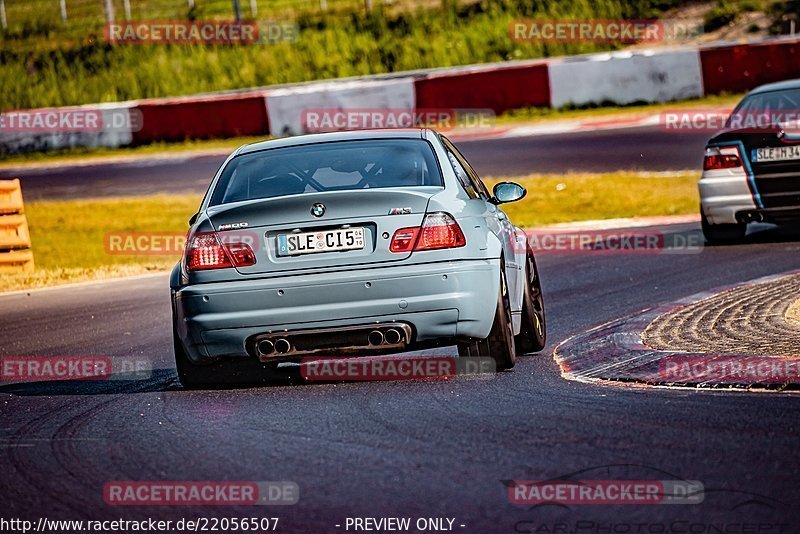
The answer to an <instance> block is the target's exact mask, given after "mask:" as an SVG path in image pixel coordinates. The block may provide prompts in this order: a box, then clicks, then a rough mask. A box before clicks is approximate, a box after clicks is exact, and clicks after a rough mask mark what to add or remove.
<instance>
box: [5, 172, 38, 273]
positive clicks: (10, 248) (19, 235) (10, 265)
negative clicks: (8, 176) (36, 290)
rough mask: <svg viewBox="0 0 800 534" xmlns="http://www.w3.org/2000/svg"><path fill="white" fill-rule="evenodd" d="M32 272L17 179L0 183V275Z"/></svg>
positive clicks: (25, 223) (28, 242)
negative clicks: (3, 273) (0, 273)
mask: <svg viewBox="0 0 800 534" xmlns="http://www.w3.org/2000/svg"><path fill="white" fill-rule="evenodd" d="M32 270H33V250H31V236H30V233H29V232H28V221H27V219H26V218H25V206H24V202H23V200H22V189H21V188H20V185H19V180H18V179H15V180H0V272H18V271H32Z"/></svg>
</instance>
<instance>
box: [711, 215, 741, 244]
mask: <svg viewBox="0 0 800 534" xmlns="http://www.w3.org/2000/svg"><path fill="white" fill-rule="evenodd" d="M700 211H701V214H700V225H701V226H702V228H703V236H704V237H705V238H706V241H708V242H709V243H711V244H712V245H717V244H725V243H736V242H738V241H741V240H742V239H744V236H745V234H746V233H747V225H746V224H744V223H735V224H711V223H710V222H708V219H707V218H706V216H705V214H704V213H702V210H700Z"/></svg>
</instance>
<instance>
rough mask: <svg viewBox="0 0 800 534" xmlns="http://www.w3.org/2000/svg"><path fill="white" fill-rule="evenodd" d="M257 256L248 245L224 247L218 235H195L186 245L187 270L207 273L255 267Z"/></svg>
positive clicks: (227, 245) (228, 244)
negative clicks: (209, 271) (231, 268)
mask: <svg viewBox="0 0 800 534" xmlns="http://www.w3.org/2000/svg"><path fill="white" fill-rule="evenodd" d="M255 263H256V256H255V254H254V253H253V249H252V248H250V246H249V245H247V244H246V243H226V244H225V245H222V244H221V243H220V240H219V238H218V237H217V234H216V233H213V232H208V233H201V234H195V235H194V236H192V237H191V238H190V239H189V240H188V241H187V243H186V270H187V271H206V270H210V269H225V268H229V267H247V266H248V265H255Z"/></svg>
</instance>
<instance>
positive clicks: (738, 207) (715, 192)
mask: <svg viewBox="0 0 800 534" xmlns="http://www.w3.org/2000/svg"><path fill="white" fill-rule="evenodd" d="M698 188H699V190H700V205H701V206H702V210H703V214H704V215H705V216H706V218H707V219H708V222H709V223H711V224H734V223H736V222H738V221H737V218H736V214H737V213H739V212H745V211H752V210H755V209H757V206H756V202H755V200H754V199H753V194H752V192H751V190H750V186H749V184H748V177H747V175H746V174H745V173H744V172H741V171H738V170H731V171H729V170H721V171H705V172H703V175H702V176H701V178H700V182H699V183H698Z"/></svg>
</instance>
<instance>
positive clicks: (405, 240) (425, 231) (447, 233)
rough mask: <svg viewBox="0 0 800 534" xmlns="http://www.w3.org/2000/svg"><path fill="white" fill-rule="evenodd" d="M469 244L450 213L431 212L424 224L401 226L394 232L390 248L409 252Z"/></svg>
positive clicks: (394, 250) (393, 250)
mask: <svg viewBox="0 0 800 534" xmlns="http://www.w3.org/2000/svg"><path fill="white" fill-rule="evenodd" d="M466 244H467V240H466V238H465V237H464V232H462V231H461V227H459V226H458V223H457V222H456V220H455V219H454V218H453V216H452V215H450V214H449V213H430V214H428V215H426V216H425V220H424V221H422V226H420V227H411V228H401V229H399V230H397V231H396V232H395V233H394V236H393V237H392V242H391V244H390V245H389V250H390V251H392V252H409V251H411V250H436V249H442V248H457V247H463V246H464V245H466Z"/></svg>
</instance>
